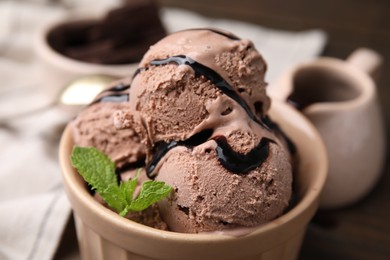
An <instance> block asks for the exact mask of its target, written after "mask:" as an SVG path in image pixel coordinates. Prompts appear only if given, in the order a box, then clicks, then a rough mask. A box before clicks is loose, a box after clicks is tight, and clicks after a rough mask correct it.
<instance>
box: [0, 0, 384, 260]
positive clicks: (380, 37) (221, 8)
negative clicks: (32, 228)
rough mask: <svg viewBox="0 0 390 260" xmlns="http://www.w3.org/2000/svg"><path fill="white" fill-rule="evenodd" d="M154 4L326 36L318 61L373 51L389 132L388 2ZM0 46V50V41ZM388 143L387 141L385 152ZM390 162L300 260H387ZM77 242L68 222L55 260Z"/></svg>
mask: <svg viewBox="0 0 390 260" xmlns="http://www.w3.org/2000/svg"><path fill="white" fill-rule="evenodd" d="M15 1H16V2H32V3H35V4H37V5H42V4H48V5H61V4H64V5H66V4H68V3H72V2H73V3H74V2H77V1H76V0H64V1H61V0H51V1H46V0H30V1H28V0H23V1H17V0H15ZM99 1H101V0H99ZM99 1H98V0H96V2H99ZM127 1H130V0H127ZM1 2H5V1H4V0H0V4H1ZM8 2H9V1H8ZM157 3H158V4H159V5H160V6H161V7H175V8H183V9H186V10H189V11H193V12H196V13H198V14H201V15H204V16H205V17H209V18H222V19H231V20H238V21H245V22H249V23H253V24H257V25H261V26H264V27H267V28H271V29H276V30H286V31H291V32H300V31H304V30H311V29H320V30H323V31H324V32H325V33H326V35H327V42H326V45H325V47H324V49H323V51H322V52H321V53H320V55H321V56H330V57H336V58H340V59H346V58H347V57H348V56H349V55H350V54H351V53H352V52H353V51H354V50H356V49H357V48H360V47H366V48H370V49H373V50H374V51H376V52H378V53H379V54H380V55H381V56H382V57H383V66H382V70H381V73H380V76H379V77H378V79H377V91H378V96H379V100H380V104H381V108H382V112H383V118H384V121H385V125H386V129H387V131H386V133H389V129H390V15H389V11H390V1H388V0H327V1H320V0H284V1H282V0H189V1H179V0H158V1H157ZM0 11H1V10H0ZM0 21H1V22H0V27H2V26H4V23H5V22H7V20H5V18H4V17H3V18H2V17H0ZM2 23H3V24H2ZM0 31H1V30H0ZM0 34H1V33H0ZM0 36H1V35H0ZM4 46H5V45H4ZM0 47H3V46H2V45H1V42H0ZM5 50H6V49H5V48H0V58H1V55H3V57H6V56H7V55H9V53H6V51H5ZM26 57H27V56H24V58H20V61H23V59H27V58H26ZM4 75H5V74H3V75H2V77H4ZM0 79H1V78H0ZM0 106H1V104H0ZM361 123H362V124H364V122H361ZM5 126H6V125H5V124H4V125H1V124H0V127H4V128H5ZM7 127H9V126H8V125H7ZM387 136H389V135H388V134H387ZM4 140H5V139H4ZM57 141H58V140H57V139H55V140H54V142H57ZM388 144H389V138H388V139H387V145H386V146H387V147H389V145H388ZM53 150H54V149H53ZM54 151H55V150H54ZM389 161H390V158H389V155H387V156H386V165H385V166H384V169H383V174H382V177H381V179H380V181H379V183H378V185H377V186H376V187H375V189H374V190H373V191H372V192H371V193H370V194H369V195H368V196H367V197H365V198H364V199H363V200H361V201H359V202H358V203H357V204H354V205H351V206H349V207H347V208H342V209H338V210H320V211H319V212H318V213H317V214H316V215H315V217H314V218H313V220H312V222H311V223H310V225H309V228H308V231H307V234H306V237H305V240H304V242H303V245H302V250H301V254H300V257H299V259H302V260H311V259H347V260H348V259H390V189H389V187H390V165H389ZM76 241H77V239H76V235H75V230H74V222H73V219H72V218H70V220H69V222H68V223H67V225H66V228H65V232H64V234H63V236H62V237H61V241H60V242H59V248H58V250H57V251H56V253H55V257H54V259H79V256H78V249H77V244H76ZM0 258H1V254H0Z"/></svg>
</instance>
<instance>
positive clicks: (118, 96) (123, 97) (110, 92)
mask: <svg viewBox="0 0 390 260" xmlns="http://www.w3.org/2000/svg"><path fill="white" fill-rule="evenodd" d="M129 88H130V85H128V84H123V83H119V84H118V85H115V86H113V87H111V88H109V89H106V90H104V91H102V93H101V94H103V95H102V96H101V97H98V98H97V99H96V100H94V101H93V102H92V103H91V105H92V104H95V103H104V102H111V103H121V102H128V101H129V93H121V92H123V91H125V90H128V89H129Z"/></svg>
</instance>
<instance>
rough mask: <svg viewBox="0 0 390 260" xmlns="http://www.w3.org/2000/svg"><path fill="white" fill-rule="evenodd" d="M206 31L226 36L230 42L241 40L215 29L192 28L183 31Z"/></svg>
mask: <svg viewBox="0 0 390 260" xmlns="http://www.w3.org/2000/svg"><path fill="white" fill-rule="evenodd" d="M205 30H207V31H210V32H213V33H216V34H219V35H222V36H225V37H226V38H228V39H230V40H233V41H239V40H241V39H240V38H239V37H237V36H236V35H234V34H231V33H228V32H223V31H219V30H217V29H213V28H192V29H186V30H183V31H205Z"/></svg>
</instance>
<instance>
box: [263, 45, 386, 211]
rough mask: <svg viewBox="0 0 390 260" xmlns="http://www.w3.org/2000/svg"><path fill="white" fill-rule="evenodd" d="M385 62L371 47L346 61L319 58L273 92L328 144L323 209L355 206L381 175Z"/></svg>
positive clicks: (287, 75) (292, 73)
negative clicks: (378, 78) (379, 80)
mask: <svg viewBox="0 0 390 260" xmlns="http://www.w3.org/2000/svg"><path fill="white" fill-rule="evenodd" d="M381 62H382V59H381V56H380V55H379V54H377V53H376V52H374V51H372V50H369V49H358V50H356V51H355V52H354V53H352V55H351V56H350V57H349V58H348V59H347V60H345V61H343V60H339V59H335V58H318V59H316V60H314V61H311V62H308V63H305V64H302V65H299V66H296V67H294V68H293V69H292V70H290V71H288V72H287V73H285V74H284V75H283V76H282V77H281V78H280V80H278V81H277V82H276V84H275V85H272V86H270V88H269V90H270V91H269V92H270V96H272V98H276V99H282V100H284V101H285V102H289V103H290V104H291V105H292V106H295V107H296V108H297V109H299V110H300V111H301V112H302V113H303V114H304V115H305V116H306V117H307V118H308V119H309V120H310V121H311V122H312V123H313V124H314V126H315V127H316V128H317V129H318V131H319V132H320V134H321V136H322V138H323V140H324V142H325V145H326V147H327V152H328V158H329V173H328V178H327V181H326V183H325V187H324V191H323V194H322V197H321V200H320V206H321V207H322V208H339V207H343V206H347V205H350V204H352V203H354V202H357V201H358V200H359V199H361V198H363V197H364V196H365V195H366V194H368V192H369V191H370V190H371V189H372V188H373V187H374V185H375V184H376V182H377V181H378V179H379V177H380V175H381V172H382V165H383V163H384V154H385V136H384V126H383V121H382V117H381V111H380V106H379V102H378V98H377V92H376V86H375V83H374V80H373V77H375V75H377V73H378V70H379V68H380V66H381ZM312 152H313V153H315V152H316V151H315V149H313V151H312Z"/></svg>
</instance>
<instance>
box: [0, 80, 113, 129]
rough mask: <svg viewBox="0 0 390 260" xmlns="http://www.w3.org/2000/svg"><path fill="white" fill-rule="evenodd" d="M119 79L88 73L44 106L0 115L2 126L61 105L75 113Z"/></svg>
mask: <svg viewBox="0 0 390 260" xmlns="http://www.w3.org/2000/svg"><path fill="white" fill-rule="evenodd" d="M117 79H119V78H118V77H115V76H109V75H87V76H83V77H80V78H77V79H76V80H74V81H72V82H70V83H69V84H67V85H66V86H64V87H63V89H62V91H61V92H60V94H59V95H58V96H57V97H56V98H55V99H54V100H53V101H51V102H49V103H48V104H44V105H43V106H40V107H37V108H34V109H31V110H26V111H22V112H16V113H13V114H7V115H4V116H1V115H0V127H4V126H6V125H7V123H8V122H9V121H11V120H13V119H19V118H22V117H26V116H29V115H32V114H36V113H39V112H43V111H45V110H47V109H49V108H51V107H56V106H58V107H61V108H63V109H64V111H66V112H68V113H70V114H72V115H75V114H76V113H77V112H78V111H79V110H80V109H81V108H82V107H83V106H85V105H87V104H89V103H90V102H92V100H93V99H94V98H95V97H96V95H97V94H99V93H100V92H101V91H102V90H103V89H104V88H105V87H106V86H107V84H108V83H110V82H112V81H115V80H117ZM18 94H20V93H18Z"/></svg>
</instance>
